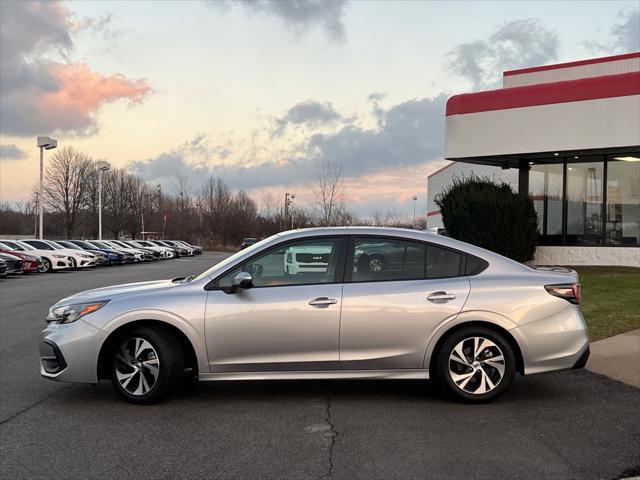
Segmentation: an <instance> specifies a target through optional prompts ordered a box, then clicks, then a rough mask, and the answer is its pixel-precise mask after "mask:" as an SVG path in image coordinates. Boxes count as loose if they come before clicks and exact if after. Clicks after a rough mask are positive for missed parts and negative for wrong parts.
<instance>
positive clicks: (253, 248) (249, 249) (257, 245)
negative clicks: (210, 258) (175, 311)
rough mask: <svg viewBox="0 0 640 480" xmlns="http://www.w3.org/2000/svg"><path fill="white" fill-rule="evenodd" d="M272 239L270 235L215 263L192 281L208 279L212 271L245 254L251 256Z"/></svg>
mask: <svg viewBox="0 0 640 480" xmlns="http://www.w3.org/2000/svg"><path fill="white" fill-rule="evenodd" d="M273 237H275V235H272V236H271V237H267V238H265V239H262V240H260V241H259V242H257V243H254V244H253V245H251V246H250V247H247V248H245V249H244V250H240V251H239V252H236V253H234V254H233V255H231V256H230V257H227V258H225V259H224V260H222V261H221V262H218V263H216V264H215V265H213V266H212V267H211V268H209V269H207V270H205V271H204V272H202V273H201V274H200V275H198V276H197V277H195V278H194V280H200V279H202V278H205V277H208V276H209V275H210V274H211V272H213V270H216V269H218V268H224V267H225V266H226V265H230V264H231V263H233V262H235V261H236V260H237V259H238V258H240V257H241V256H243V255H247V254H251V253H252V252H255V251H257V250H260V249H261V248H262V246H263V245H264V244H265V243H267V242H268V241H269V240H271V239H272V238H273Z"/></svg>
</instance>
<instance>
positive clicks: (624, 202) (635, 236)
mask: <svg viewBox="0 0 640 480" xmlns="http://www.w3.org/2000/svg"><path fill="white" fill-rule="evenodd" d="M625 158H632V159H633V158H637V157H632V156H629V157H625ZM605 220H606V223H605V226H606V233H605V243H607V244H610V245H637V244H639V243H640V162H637V161H628V160H626V161H625V160H615V159H610V160H609V161H608V162H607V205H606V209H605Z"/></svg>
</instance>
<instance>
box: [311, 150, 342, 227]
mask: <svg viewBox="0 0 640 480" xmlns="http://www.w3.org/2000/svg"><path fill="white" fill-rule="evenodd" d="M342 189H343V184H342V167H340V166H339V165H338V164H337V163H335V162H327V161H323V162H322V163H321V164H320V165H319V167H318V174H317V176H316V188H315V190H314V192H313V193H314V195H315V201H316V204H317V205H318V207H319V208H320V221H321V222H322V225H323V226H329V225H333V224H335V213H336V207H337V205H338V204H340V203H341V202H342V194H343V191H342Z"/></svg>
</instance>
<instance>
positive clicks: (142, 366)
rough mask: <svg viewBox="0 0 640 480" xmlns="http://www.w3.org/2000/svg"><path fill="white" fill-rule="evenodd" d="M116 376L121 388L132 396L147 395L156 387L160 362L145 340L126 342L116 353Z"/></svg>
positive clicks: (136, 339) (138, 339) (153, 349)
mask: <svg viewBox="0 0 640 480" xmlns="http://www.w3.org/2000/svg"><path fill="white" fill-rule="evenodd" d="M114 368H115V374H116V378H117V380H118V382H119V383H120V386H121V387H122V388H123V389H124V390H126V391H127V392H128V393H129V394H131V395H145V394H146V393H148V392H149V391H150V390H151V389H153V387H154V386H155V384H156V382H157V380H158V373H159V372H160V360H159V359H158V354H157V353H156V350H155V348H153V346H152V345H151V343H149V342H148V341H147V340H145V339H144V338H139V337H134V338H129V339H127V340H125V341H124V342H123V343H122V345H120V348H119V349H118V351H117V352H116V357H115V365H114Z"/></svg>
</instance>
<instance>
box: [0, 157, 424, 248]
mask: <svg viewBox="0 0 640 480" xmlns="http://www.w3.org/2000/svg"><path fill="white" fill-rule="evenodd" d="M98 175H99V173H98V169H97V162H96V161H95V160H94V159H92V158H91V157H89V156H88V155H86V154H84V153H82V152H80V151H78V150H75V149H73V148H72V147H65V148H62V149H60V150H59V151H58V152H57V153H55V154H54V155H53V156H52V157H51V158H50V159H48V160H47V167H46V171H45V182H44V188H43V195H42V201H43V206H44V208H45V218H44V236H45V238H47V237H48V238H97V236H98ZM102 175H103V177H102V235H103V238H120V237H123V236H128V237H131V238H134V239H135V238H141V237H142V235H143V232H147V233H149V232H152V233H153V234H155V235H156V236H158V237H164V238H180V239H184V240H187V241H189V242H193V243H198V244H201V245H203V246H205V247H206V248H209V249H213V248H225V247H235V246H237V245H238V244H239V243H240V242H241V241H242V238H244V237H266V236H269V235H273V234H274V233H277V232H279V231H282V230H288V229H290V228H291V226H292V225H293V226H294V227H295V228H304V227H312V226H323V225H386V226H405V227H411V224H410V223H409V224H407V222H406V221H403V220H402V219H401V218H400V216H399V215H397V214H395V213H394V212H388V213H386V214H384V215H383V214H380V213H374V215H373V219H372V220H369V221H362V220H358V219H357V218H356V217H355V216H354V215H353V214H352V213H351V212H349V211H348V210H347V208H346V206H345V203H344V200H343V194H342V179H341V171H340V169H339V167H337V166H335V165H332V164H325V165H323V166H321V168H320V169H319V171H318V176H317V178H316V187H317V188H316V189H315V190H314V196H315V202H314V205H311V206H309V205H307V206H304V205H294V206H293V207H291V206H290V205H286V204H285V197H284V195H282V196H279V198H275V197H274V196H272V195H266V196H264V197H262V198H261V199H260V205H258V204H257V203H256V201H255V200H254V199H252V198H251V197H249V196H248V195H247V193H246V192H244V191H243V190H238V191H233V190H232V189H231V188H230V187H229V186H228V185H227V184H226V183H225V182H224V180H223V179H221V178H217V177H213V176H212V177H210V178H208V179H207V180H206V181H205V183H204V185H203V186H202V187H201V188H200V189H198V190H197V191H195V192H192V191H191V190H190V185H189V184H188V182H187V180H186V178H185V177H183V176H181V175H180V174H177V175H176V179H175V183H174V185H173V188H171V191H166V190H167V189H166V188H165V190H163V189H162V188H161V187H160V186H159V185H151V184H149V183H148V182H146V181H145V180H143V179H142V178H141V177H140V176H139V175H136V174H133V173H131V172H128V171H127V170H124V169H121V168H111V169H110V170H107V171H106V172H103V174H102ZM280 197H281V198H280ZM39 200H40V199H39V198H38V192H37V191H34V193H33V194H32V198H31V200H30V201H27V202H21V203H18V204H16V205H14V206H11V205H9V204H7V203H6V202H5V203H2V204H0V234H3V235H35V234H36V224H37V204H38V203H37V202H38V201H39ZM424 225H425V221H424V219H421V221H420V222H419V225H417V226H416V227H417V228H425V227H424Z"/></svg>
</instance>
